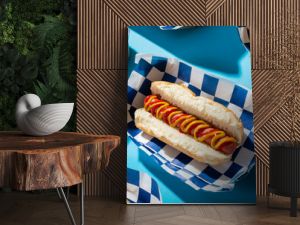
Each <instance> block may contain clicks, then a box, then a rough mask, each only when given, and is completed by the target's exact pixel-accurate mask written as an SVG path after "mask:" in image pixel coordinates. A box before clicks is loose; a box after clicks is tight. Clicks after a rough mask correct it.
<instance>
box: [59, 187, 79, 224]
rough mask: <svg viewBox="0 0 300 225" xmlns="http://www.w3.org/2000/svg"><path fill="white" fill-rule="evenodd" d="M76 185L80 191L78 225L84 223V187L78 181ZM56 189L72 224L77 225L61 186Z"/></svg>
mask: <svg viewBox="0 0 300 225" xmlns="http://www.w3.org/2000/svg"><path fill="white" fill-rule="evenodd" d="M78 186H79V193H80V225H84V187H83V184H82V183H80V184H79V185H78ZM56 190H57V194H58V197H59V198H61V199H62V200H63V202H64V205H65V207H66V209H67V212H68V215H69V217H70V220H71V223H72V225H77V223H76V221H75V219H74V216H73V213H72V210H71V208H70V205H69V202H68V200H67V198H66V195H65V193H64V190H63V188H61V187H60V188H57V189H56Z"/></svg>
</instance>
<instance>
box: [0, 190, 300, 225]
mask: <svg viewBox="0 0 300 225" xmlns="http://www.w3.org/2000/svg"><path fill="white" fill-rule="evenodd" d="M71 203H72V207H73V209H74V212H75V213H78V212H79V208H78V207H79V202H78V200H77V198H76V197H75V196H72V197H71ZM273 205H277V206H288V202H287V201H285V200H278V199H275V200H273ZM85 212H86V225H132V224H136V225H208V224H211V225H214V224H222V225H242V224H243V225H262V224H266V225H269V224H282V225H287V224H298V225H299V224H300V212H299V217H297V218H292V217H289V211H287V210H274V209H267V208H266V204H265V201H264V200H263V199H260V200H258V204H257V206H242V205H187V206H183V205H174V206H172V205H171V206H170V205H165V206H132V205H129V206H127V205H125V204H121V203H119V202H115V201H108V200H101V199H97V198H93V199H91V198H88V199H86V210H85ZM0 224H1V225H21V224H22V225H50V224H51V225H64V224H66V225H69V224H70V221H69V218H68V217H67V214H66V211H65V208H64V206H63V203H62V202H61V201H59V200H58V199H57V196H56V195H55V193H47V194H45V193H41V194H32V193H20V192H19V193H0Z"/></svg>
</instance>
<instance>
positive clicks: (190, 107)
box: [151, 81, 244, 143]
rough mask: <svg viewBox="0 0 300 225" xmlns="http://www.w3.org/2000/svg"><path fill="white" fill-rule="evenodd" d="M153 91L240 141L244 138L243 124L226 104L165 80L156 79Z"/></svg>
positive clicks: (152, 87)
mask: <svg viewBox="0 0 300 225" xmlns="http://www.w3.org/2000/svg"><path fill="white" fill-rule="evenodd" d="M151 91H152V94H154V95H159V96H160V97H161V98H162V99H163V100H166V101H168V102H169V103H171V104H173V105H175V106H177V107H179V108H181V109H182V110H184V111H185V112H186V113H189V114H191V115H194V116H196V117H198V118H200V119H202V120H205V121H206V122H208V123H210V124H212V125H213V126H215V127H217V128H219V129H222V130H224V131H225V132H227V134H229V135H231V136H232V137H234V138H236V140H237V142H238V143H241V142H242V139H243V133H244V132H243V124H242V122H241V121H240V120H239V119H238V118H237V116H236V115H235V114H234V113H233V112H232V111H231V110H229V109H228V108H226V107H225V106H223V105H221V104H219V103H217V102H214V101H212V100H210V99H208V98H205V97H201V96H195V94H194V93H193V92H192V91H191V90H190V89H188V88H187V87H185V86H183V85H179V84H175V83H170V82H165V81H154V82H152V84H151Z"/></svg>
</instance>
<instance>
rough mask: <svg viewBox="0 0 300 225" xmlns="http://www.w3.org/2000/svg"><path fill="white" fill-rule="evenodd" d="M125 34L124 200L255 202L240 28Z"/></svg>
mask: <svg viewBox="0 0 300 225" xmlns="http://www.w3.org/2000/svg"><path fill="white" fill-rule="evenodd" d="M128 32H129V34H128V47H129V49H128V93H127V94H128V105H127V110H128V113H127V115H128V117H127V202H128V203H129V204H183V203H194V204H196V203H199V204H206V203H225V204H231V203H246V204H251V203H255V201H256V198H255V156H254V128H253V106H252V83H251V63H250V61H251V60H250V59H251V57H250V48H249V44H250V43H249V33H248V30H247V28H245V27H236V26H223V27H182V26H160V27H159V26H132V27H129V28H128Z"/></svg>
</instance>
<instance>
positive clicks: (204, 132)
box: [144, 95, 237, 154]
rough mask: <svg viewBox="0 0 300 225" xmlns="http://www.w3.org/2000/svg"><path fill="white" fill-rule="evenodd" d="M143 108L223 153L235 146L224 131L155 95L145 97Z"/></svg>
mask: <svg viewBox="0 0 300 225" xmlns="http://www.w3.org/2000/svg"><path fill="white" fill-rule="evenodd" d="M144 108H145V110H146V111H148V112H150V113H151V114H152V115H153V116H155V117H156V118H157V119H160V120H163V121H164V122H165V123H167V124H168V125H170V126H171V127H175V128H177V129H179V131H180V132H182V133H185V134H188V135H191V136H193V137H194V138H195V139H196V140H197V141H199V142H202V143H205V144H208V145H209V146H210V147H212V148H213V149H215V150H217V151H220V152H222V153H224V154H231V153H232V152H233V151H234V150H235V148H236V146H237V142H236V139H235V138H233V137H230V136H228V135H226V133H225V132H224V131H222V130H219V129H217V128H214V127H212V126H211V125H209V124H208V123H206V122H205V121H203V120H198V119H197V118H196V117H194V116H192V115H189V114H186V113H184V112H183V111H181V110H180V109H179V108H177V107H176V106H173V105H171V104H169V103H168V102H166V101H164V100H162V99H159V98H158V96H156V95H149V96H147V97H146V98H145V101H144ZM170 108H171V109H170Z"/></svg>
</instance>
